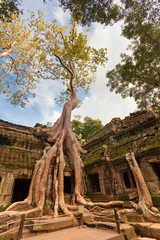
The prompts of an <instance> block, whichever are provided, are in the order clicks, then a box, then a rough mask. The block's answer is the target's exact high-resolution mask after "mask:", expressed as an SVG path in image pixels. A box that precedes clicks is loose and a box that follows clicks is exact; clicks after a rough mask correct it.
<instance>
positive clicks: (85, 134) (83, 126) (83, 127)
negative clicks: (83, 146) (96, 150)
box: [71, 117, 103, 142]
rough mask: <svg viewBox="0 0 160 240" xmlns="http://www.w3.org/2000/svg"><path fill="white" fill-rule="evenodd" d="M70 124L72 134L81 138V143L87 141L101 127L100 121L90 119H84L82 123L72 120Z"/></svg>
mask: <svg viewBox="0 0 160 240" xmlns="http://www.w3.org/2000/svg"><path fill="white" fill-rule="evenodd" d="M71 124H72V130H73V132H74V133H76V134H77V135H78V136H79V137H80V138H81V140H82V142H86V141H88V140H89V138H90V137H91V135H93V134H94V133H95V132H97V131H99V130H100V129H101V128H102V127H103V125H102V121H101V120H99V119H96V120H94V119H92V118H91V117H85V118H84V121H83V122H81V121H80V120H79V119H73V120H72V122H71Z"/></svg>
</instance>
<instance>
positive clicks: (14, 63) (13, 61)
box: [8, 54, 19, 83]
mask: <svg viewBox="0 0 160 240" xmlns="http://www.w3.org/2000/svg"><path fill="white" fill-rule="evenodd" d="M8 56H9V57H10V58H11V60H12V63H13V65H14V67H15V70H16V72H17V78H16V83H17V81H18V77H19V72H18V68H17V65H16V62H15V60H14V58H13V57H12V56H11V55H10V54H8Z"/></svg>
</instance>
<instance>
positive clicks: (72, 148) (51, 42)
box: [3, 12, 107, 216]
mask: <svg viewBox="0 0 160 240" xmlns="http://www.w3.org/2000/svg"><path fill="white" fill-rule="evenodd" d="M29 26H30V28H31V29H32V30H33V32H34V33H35V35H33V37H34V38H36V43H37V44H35V45H34V46H35V51H38V53H39V54H38V55H37V60H39V61H40V68H38V69H37V72H36V74H39V77H41V78H44V79H52V80H58V81H62V83H63V86H64V87H63V89H62V93H61V96H60V101H63V100H65V101H66V103H65V104H64V107H63V111H62V114H61V116H60V118H59V119H58V120H57V121H56V122H55V124H54V125H53V126H51V127H49V128H41V127H40V126H39V127H36V133H37V135H39V136H43V137H44V138H45V139H46V142H47V143H48V145H47V146H46V148H45V149H44V150H43V156H42V158H41V159H40V160H39V161H37V163H36V164H35V168H34V171H33V176H32V181H31V185H30V190H29V194H28V197H27V198H26V199H25V200H24V201H23V202H16V203H13V204H12V205H11V206H10V207H9V208H8V209H7V210H6V211H5V213H4V214H9V213H10V212H12V213H13V211H14V214H15V211H16V210H17V209H23V208H27V207H28V206H32V207H33V208H34V209H33V210H28V213H30V212H37V211H38V212H42V210H43V206H44V203H45V190H46V185H47V179H48V172H49V168H50V164H51V161H54V173H53V189H52V199H53V201H54V215H55V216H57V215H58V210H59V209H60V210H61V211H62V212H63V213H70V212H69V209H70V207H68V206H67V204H66V203H65V202H64V168H65V156H67V157H68V159H69V161H70V164H71V166H72V169H73V171H74V181H75V188H74V194H73V197H72V199H73V201H74V202H77V203H79V204H84V205H87V204H89V203H88V202H87V201H86V200H85V199H84V198H83V197H82V194H81V193H82V167H83V162H82V160H81V158H80V154H81V153H82V152H84V151H83V149H82V148H81V144H80V142H79V141H78V139H77V137H76V135H75V134H74V133H73V131H72V128H71V113H72V110H73V109H75V108H76V107H77V105H78V98H77V93H78V90H80V89H83V90H84V92H85V93H86V92H87V91H88V89H89V86H90V84H91V83H92V82H93V81H94V76H95V73H96V71H97V67H98V65H104V64H105V62H106V61H107V56H106V52H107V50H106V49H100V50H96V49H94V48H91V47H90V46H88V44H87V33H86V32H85V33H82V32H80V33H78V31H77V27H76V24H75V22H74V21H72V23H71V25H70V26H63V27H60V26H59V25H58V24H57V23H56V21H55V20H53V22H52V23H49V22H46V21H45V19H44V16H43V14H42V13H41V12H39V13H38V17H37V18H36V17H35V14H34V13H33V12H32V13H31V16H30V22H29ZM8 45H9V44H8ZM38 58H39V59H38ZM24 61H25V59H24ZM26 61H27V60H26ZM33 61H35V60H34V56H33ZM27 63H28V62H27ZM38 64H39V62H38ZM16 213H17V212H16ZM21 213H22V212H21ZM17 214H18V213H17ZM3 216H4V215H3Z"/></svg>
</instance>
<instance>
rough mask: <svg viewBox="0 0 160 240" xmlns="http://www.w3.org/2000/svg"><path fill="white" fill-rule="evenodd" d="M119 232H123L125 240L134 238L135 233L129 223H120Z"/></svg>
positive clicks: (135, 237) (135, 236) (134, 239)
mask: <svg viewBox="0 0 160 240" xmlns="http://www.w3.org/2000/svg"><path fill="white" fill-rule="evenodd" d="M120 229H121V232H122V233H124V235H125V239H127V240H136V239H137V235H136V233H135V231H134V228H133V227H132V226H130V225H129V224H120Z"/></svg>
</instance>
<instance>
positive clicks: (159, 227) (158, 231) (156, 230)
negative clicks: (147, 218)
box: [150, 223, 160, 240]
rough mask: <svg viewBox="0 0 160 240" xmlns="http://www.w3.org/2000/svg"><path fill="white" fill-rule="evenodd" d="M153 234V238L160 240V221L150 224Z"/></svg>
mask: <svg viewBox="0 0 160 240" xmlns="http://www.w3.org/2000/svg"><path fill="white" fill-rule="evenodd" d="M150 230H151V234H152V237H153V238H156V239H157V240H160V223H153V224H152V226H150Z"/></svg>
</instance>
